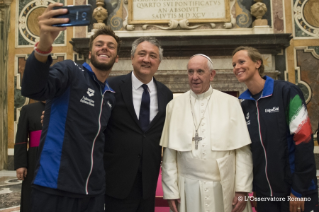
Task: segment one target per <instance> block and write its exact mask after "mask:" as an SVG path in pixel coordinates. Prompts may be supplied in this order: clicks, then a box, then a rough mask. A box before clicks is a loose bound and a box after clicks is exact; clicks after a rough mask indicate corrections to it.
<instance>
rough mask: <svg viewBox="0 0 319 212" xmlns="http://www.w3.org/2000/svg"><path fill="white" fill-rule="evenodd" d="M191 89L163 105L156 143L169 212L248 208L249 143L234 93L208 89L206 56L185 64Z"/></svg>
mask: <svg viewBox="0 0 319 212" xmlns="http://www.w3.org/2000/svg"><path fill="white" fill-rule="evenodd" d="M187 71H188V79H189V85H190V88H191V90H190V91H188V92H186V93H184V94H182V95H180V96H178V97H177V98H175V99H174V100H172V101H171V102H170V103H169V104H168V105H167V110H166V121H165V125H164V129H163V133H162V138H161V141H160V145H161V146H163V147H165V150H164V158H163V164H162V174H163V175H162V180H163V182H162V184H163V191H164V199H167V200H168V203H169V206H170V209H171V211H173V212H242V211H251V206H250V204H249V202H248V204H247V201H245V200H247V198H245V197H246V196H247V193H248V192H251V190H252V180H253V175H252V156H251V151H250V147H249V144H250V143H251V141H250V137H249V133H248V130H247V126H246V122H245V117H244V115H243V113H242V109H241V106H240V104H239V101H238V99H237V98H235V97H233V96H230V95H228V94H225V93H222V92H220V91H218V90H215V89H212V87H211V85H210V82H211V81H213V79H214V76H215V74H216V72H215V70H213V63H212V61H211V59H210V58H209V57H207V56H206V55H203V54H197V55H194V56H192V57H191V59H190V60H189V62H188V64H187Z"/></svg>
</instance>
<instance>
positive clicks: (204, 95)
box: [190, 85, 213, 99]
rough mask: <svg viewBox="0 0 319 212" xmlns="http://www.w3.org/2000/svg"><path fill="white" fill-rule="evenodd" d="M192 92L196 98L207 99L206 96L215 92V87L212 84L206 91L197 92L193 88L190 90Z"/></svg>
mask: <svg viewBox="0 0 319 212" xmlns="http://www.w3.org/2000/svg"><path fill="white" fill-rule="evenodd" d="M190 93H191V95H192V96H193V97H194V98H195V99H205V98H207V97H209V96H210V95H211V94H212V93H213V88H212V86H211V85H210V86H209V88H208V90H207V91H205V92H204V93H201V94H196V93H194V92H193V91H192V90H190Z"/></svg>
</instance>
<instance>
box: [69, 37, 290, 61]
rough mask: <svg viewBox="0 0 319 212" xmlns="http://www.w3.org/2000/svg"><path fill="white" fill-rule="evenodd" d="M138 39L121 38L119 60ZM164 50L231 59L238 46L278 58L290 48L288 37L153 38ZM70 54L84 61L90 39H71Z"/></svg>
mask: <svg viewBox="0 0 319 212" xmlns="http://www.w3.org/2000/svg"><path fill="white" fill-rule="evenodd" d="M137 38H138V37H122V38H121V41H122V43H121V51H120V54H119V55H120V57H121V58H123V57H130V54H131V53H130V52H131V45H132V43H133V41H134V40H135V39H137ZM156 38H157V39H158V40H159V41H160V42H161V45H162V47H163V49H164V57H190V56H191V55H193V54H194V53H199V52H200V53H202V54H206V55H210V56H230V55H231V54H232V51H233V50H234V49H235V48H236V47H238V46H242V45H245V46H252V47H255V48H257V49H258V50H259V51H260V52H261V53H262V54H272V55H277V54H278V53H280V52H281V50H282V49H285V48H287V47H288V46H289V45H290V39H291V38H292V36H291V34H288V33H281V34H257V35H256V34H249V35H202V36H200V35H196V36H189V35H185V36H156ZM70 43H71V44H72V45H73V50H74V51H76V52H78V53H79V54H83V55H84V56H85V57H87V55H88V52H89V38H72V41H70Z"/></svg>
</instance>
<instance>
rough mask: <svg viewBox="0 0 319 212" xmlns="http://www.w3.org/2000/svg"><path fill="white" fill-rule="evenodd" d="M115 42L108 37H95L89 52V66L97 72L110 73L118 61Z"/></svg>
mask: <svg viewBox="0 0 319 212" xmlns="http://www.w3.org/2000/svg"><path fill="white" fill-rule="evenodd" d="M117 45H118V44H117V42H116V40H115V39H114V38H113V37H112V36H110V35H99V36H97V37H96V38H95V39H94V41H93V45H92V49H91V51H90V52H89V59H90V61H91V64H92V65H93V66H94V67H95V68H96V69H98V70H101V71H110V70H111V69H112V67H113V65H114V63H115V62H117V61H118V55H117Z"/></svg>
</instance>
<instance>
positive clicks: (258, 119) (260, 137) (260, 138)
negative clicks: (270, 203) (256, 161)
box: [256, 97, 273, 196]
mask: <svg viewBox="0 0 319 212" xmlns="http://www.w3.org/2000/svg"><path fill="white" fill-rule="evenodd" d="M261 98H264V97H261ZM261 98H259V99H261ZM259 99H258V100H259ZM258 100H256V108H257V123H258V134H259V140H260V143H261V146H262V147H263V150H264V154H265V163H266V165H265V174H266V179H267V182H268V186H269V189H270V196H273V192H272V188H271V185H270V182H269V179H268V173H267V153H266V149H265V146H264V142H263V139H262V135H261V129H260V118H259V108H258Z"/></svg>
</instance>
